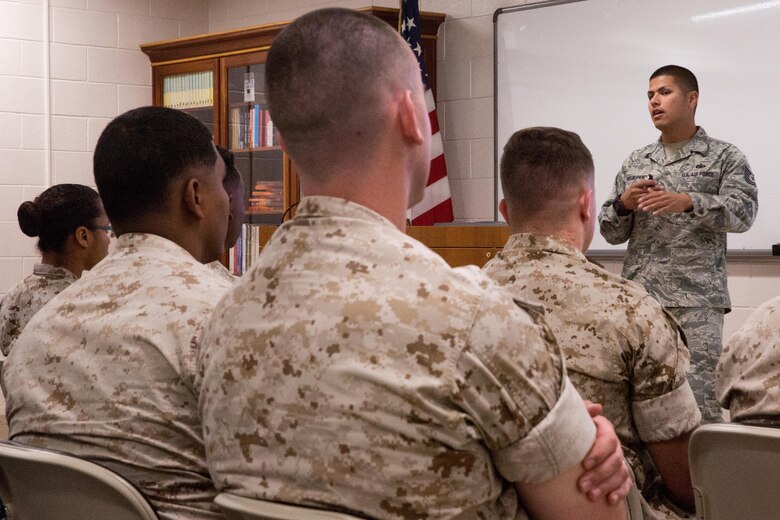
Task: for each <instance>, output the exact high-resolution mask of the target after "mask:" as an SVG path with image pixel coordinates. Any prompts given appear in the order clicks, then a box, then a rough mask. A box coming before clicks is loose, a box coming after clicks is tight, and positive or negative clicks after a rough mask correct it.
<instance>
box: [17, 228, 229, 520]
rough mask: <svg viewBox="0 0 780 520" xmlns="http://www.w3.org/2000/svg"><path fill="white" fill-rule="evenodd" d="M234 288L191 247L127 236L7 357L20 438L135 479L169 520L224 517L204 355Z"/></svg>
mask: <svg viewBox="0 0 780 520" xmlns="http://www.w3.org/2000/svg"><path fill="white" fill-rule="evenodd" d="M228 287H230V284H229V283H228V282H226V281H224V280H223V279H222V278H220V277H219V276H218V275H216V274H214V272H213V271H212V270H211V269H210V268H208V267H206V266H205V265H203V264H201V263H200V262H198V261H197V260H196V259H195V258H193V257H192V256H191V255H190V254H189V253H188V252H187V251H185V250H184V249H182V248H181V247H180V246H179V245H177V244H175V243H173V242H171V241H169V240H167V239H164V238H162V237H159V236H156V235H151V234H140V233H131V234H124V235H122V236H120V237H119V238H118V240H117V245H116V250H115V251H114V252H113V253H111V254H110V255H109V256H108V257H106V258H105V259H104V260H103V261H102V262H100V263H99V264H98V265H97V266H95V267H94V268H93V269H92V271H91V272H90V273H89V275H88V276H84V277H82V278H81V279H80V280H78V281H77V282H75V283H74V284H73V285H71V287H69V288H68V289H67V290H66V291H63V292H62V293H60V295H59V296H58V297H57V298H56V299H55V300H53V301H52V302H51V305H48V306H47V307H46V308H44V309H42V310H41V311H40V312H39V313H38V314H37V315H36V316H35V317H34V318H33V319H32V321H31V322H30V323H29V324H28V326H27V328H26V329H25V331H24V332H23V333H22V335H21V336H20V337H19V339H18V340H17V342H16V344H15V345H14V348H13V349H12V350H11V354H10V356H9V357H8V360H7V361H6V370H5V391H6V396H7V410H8V419H9V424H10V433H11V439H12V440H14V441H18V442H21V443H23V444H30V445H34V446H39V447H42V448H49V449H56V450H61V451H65V452H68V453H73V454H75V455H78V456H81V457H85V458H87V459H90V460H93V461H94V462H97V463H99V464H102V465H104V466H107V467H108V468H110V469H112V470H114V471H116V472H117V473H119V474H121V475H123V476H124V477H125V478H127V479H128V480H129V481H130V482H132V483H133V484H135V485H136V486H137V487H138V488H139V489H140V490H141V491H142V492H143V493H144V494H145V495H146V496H147V497H148V498H149V499H150V500H151V502H152V505H153V506H154V507H155V509H156V510H157V511H158V513H159V515H160V518H162V519H166V520H173V519H176V520H184V519H207V518H221V517H222V516H221V514H219V513H218V511H219V509H218V508H217V506H216V505H215V504H214V503H213V500H214V496H215V490H214V486H213V484H212V482H211V479H210V478H209V474H208V470H207V468H206V460H205V452H204V447H203V438H202V432H201V423H200V419H199V418H198V413H197V412H198V410H197V399H198V398H197V395H198V386H197V381H196V380H195V379H196V377H195V376H196V372H195V366H196V356H197V353H198V351H199V348H200V335H201V331H202V327H203V324H204V322H205V320H206V318H207V317H208V316H209V314H210V313H211V311H212V309H213V308H214V305H215V304H216V302H217V301H218V299H219V298H220V297H221V296H222V295H223V294H224V293H225V291H226V290H227V288H228Z"/></svg>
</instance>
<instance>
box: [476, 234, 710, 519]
mask: <svg viewBox="0 0 780 520" xmlns="http://www.w3.org/2000/svg"><path fill="white" fill-rule="evenodd" d="M483 270H484V271H485V273H486V274H487V275H488V276H490V278H492V279H493V280H494V281H496V282H497V283H498V284H499V285H501V286H503V287H505V288H506V289H508V290H509V292H510V293H511V294H512V295H513V296H515V297H518V298H522V299H531V300H537V301H539V302H540V303H541V304H542V305H544V307H545V309H546V311H547V312H546V313H545V320H546V321H547V323H548V324H549V325H550V328H551V329H552V331H553V334H554V335H555V337H556V338H557V340H558V344H559V345H560V347H561V351H562V352H563V354H564V357H565V359H566V369H567V372H568V374H569V377H570V378H571V381H572V383H574V387H575V388H576V389H577V390H578V391H579V392H580V394H581V395H582V397H583V398H585V399H590V400H591V401H593V402H596V403H601V404H602V405H603V406H604V412H603V414H604V416H605V417H606V418H607V419H609V420H610V421H611V422H612V424H613V425H614V426H615V431H616V432H617V435H618V437H619V438H620V441H621V443H622V444H623V453H624V454H625V457H626V460H627V461H628V462H629V464H630V465H631V469H632V470H633V472H634V475H635V477H636V484H637V487H639V489H640V490H643V492H644V494H645V495H646V496H647V497H648V498H649V499H651V500H652V499H654V498H655V492H656V491H657V485H655V484H656V482H655V480H656V478H657V476H658V475H657V472H656V470H655V467H654V466H653V464H652V462H651V461H650V458H649V454H648V453H647V450H646V447H645V444H646V443H648V442H662V441H668V440H671V439H675V438H677V437H679V436H680V435H682V434H685V433H687V432H689V431H691V430H692V429H693V428H694V427H696V426H697V425H698V424H699V421H700V420H701V414H700V413H699V409H698V407H697V405H696V399H695V398H694V396H693V392H692V391H691V387H690V386H689V384H688V381H687V378H686V376H687V370H688V349H687V348H686V346H685V342H684V341H683V338H682V337H681V336H680V333H679V329H678V326H677V323H676V322H675V321H674V320H673V319H672V318H670V317H669V316H668V315H667V314H666V313H665V312H664V310H663V308H662V307H661V305H660V304H659V303H658V302H657V301H655V300H654V299H653V297H652V296H650V295H649V294H647V292H646V291H645V290H644V289H643V288H642V286H641V285H639V284H637V283H634V282H631V281H629V280H626V279H624V278H621V277H619V276H616V275H614V274H612V273H610V272H608V271H606V270H604V269H602V268H601V267H599V266H597V265H595V264H593V263H591V262H589V261H588V260H587V258H585V255H583V254H582V253H581V252H580V251H579V250H578V249H577V248H575V247H574V246H573V245H572V244H570V243H569V242H567V241H565V240H563V239H560V238H557V237H553V236H550V235H541V234H525V233H521V234H516V235H512V236H511V237H509V240H508V242H507V244H506V246H505V247H504V249H503V251H501V252H500V253H498V254H497V255H496V257H495V258H493V259H492V260H491V261H490V262H488V263H487V264H486V265H485V267H484V268H483ZM643 506H644V508H645V509H646V511H645V518H654V517H659V515H657V514H656V513H655V512H652V511H649V510H648V505H647V503H643Z"/></svg>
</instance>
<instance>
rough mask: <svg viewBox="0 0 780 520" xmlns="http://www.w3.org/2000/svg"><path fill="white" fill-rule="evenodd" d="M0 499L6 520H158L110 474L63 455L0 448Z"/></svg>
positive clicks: (16, 446)
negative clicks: (3, 505) (4, 509)
mask: <svg viewBox="0 0 780 520" xmlns="http://www.w3.org/2000/svg"><path fill="white" fill-rule="evenodd" d="M0 498H2V500H3V503H4V504H5V507H6V512H7V515H8V520H103V519H106V520H108V519H110V520H158V518H157V514H156V513H155V512H154V510H153V509H152V506H150V505H149V502H148V501H147V500H146V498H145V497H144V496H143V495H142V494H141V493H140V492H139V491H138V490H137V489H136V488H135V487H134V486H133V485H132V484H130V483H129V482H128V481H127V480H125V479H124V478H122V477H120V476H119V475H117V474H116V473H114V472H113V471H111V470H109V469H106V468H104V467H103V466H99V465H97V464H93V463H92V462H88V461H86V460H84V459H80V458H78V457H74V456H72V455H66V454H64V453H60V452H55V451H49V450H42V449H38V448H31V447H28V446H22V445H20V444H15V443H13V442H0Z"/></svg>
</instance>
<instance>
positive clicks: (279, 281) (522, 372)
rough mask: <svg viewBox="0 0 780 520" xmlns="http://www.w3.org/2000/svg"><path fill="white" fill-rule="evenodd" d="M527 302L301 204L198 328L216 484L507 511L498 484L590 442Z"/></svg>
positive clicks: (561, 459)
mask: <svg viewBox="0 0 780 520" xmlns="http://www.w3.org/2000/svg"><path fill="white" fill-rule="evenodd" d="M521 309H525V311H526V312H524V311H523V310H521ZM541 312H542V311H541V308H539V307H536V306H530V305H526V304H524V303H515V301H513V299H512V297H511V296H510V295H509V294H508V293H506V292H504V291H502V290H499V289H498V288H496V287H495V286H494V285H493V284H492V283H491V282H490V280H489V279H488V278H487V277H486V276H485V275H484V274H482V273H481V272H480V271H479V270H478V269H477V268H475V267H471V268H466V269H456V270H453V269H451V268H450V267H449V266H448V265H447V264H446V263H445V262H444V260H442V258H441V257H439V256H438V255H436V254H435V253H433V252H431V251H430V250H429V249H427V248H426V247H425V246H423V245H422V244H420V243H419V242H417V241H415V240H414V239H412V238H410V237H409V236H407V235H405V234H403V233H402V232H401V231H399V230H398V229H397V228H396V227H395V226H393V225H392V224H391V223H390V222H389V221H388V220H387V219H385V218H384V217H382V216H381V215H379V214H378V213H375V212H374V211H372V210H370V209H368V208H366V207H363V206H360V205H357V204H354V203H352V202H348V201H346V200H343V199H338V198H331V197H308V198H305V199H303V200H302V201H301V204H300V205H299V207H298V210H297V213H296V215H295V218H294V219H292V220H291V221H288V222H286V223H285V224H283V225H282V226H281V227H280V228H279V229H278V230H277V231H276V233H275V234H274V235H273V237H272V238H271V240H270V241H269V243H268V244H267V245H266V247H265V248H264V249H263V254H262V255H261V256H260V260H259V261H258V263H257V264H255V265H253V266H252V268H251V270H250V271H249V272H248V273H247V274H245V275H244V276H243V277H242V278H241V279H240V280H239V281H238V282H236V285H234V286H233V289H231V291H230V292H228V294H227V296H226V297H225V298H224V299H223V300H222V301H221V302H220V303H219V304H218V305H217V309H216V310H215V312H214V316H213V317H212V319H211V321H210V322H209V325H208V327H207V332H206V335H205V337H204V343H203V345H204V348H203V351H202V352H203V354H202V355H203V359H202V363H201V366H202V367H203V370H204V379H203V388H202V392H201V397H200V409H201V414H202V417H203V429H204V439H205V441H206V452H207V454H208V462H209V470H210V471H211V475H212V476H213V477H214V482H215V484H216V486H217V489H219V490H220V491H227V492H230V493H236V494H239V495H243V496H249V497H259V498H264V499H270V500H277V501H282V502H289V503H296V504H309V505H319V506H321V507H326V508H331V509H341V510H346V511H351V512H353V513H354V514H358V515H361V516H364V517H368V518H377V519H390V518H392V519H396V518H397V519H408V518H418V519H423V518H451V517H456V516H458V515H462V516H459V517H460V518H502V519H503V518H513V517H514V516H515V513H516V512H517V508H518V505H517V499H516V493H515V490H514V486H512V485H511V484H509V481H523V482H532V481H533V482H540V481H545V480H549V479H551V478H553V477H555V476H557V475H558V474H560V473H561V472H563V471H564V470H565V469H567V468H571V467H573V466H575V465H577V464H579V462H580V461H581V460H582V459H583V458H584V456H585V455H586V453H587V452H588V450H589V449H590V446H591V444H592V443H593V440H594V438H595V429H594V426H593V422H592V420H591V419H590V418H589V417H588V415H587V413H586V411H585V409H584V407H583V405H582V400H581V398H580V397H579V395H578V394H577V393H576V391H575V390H574V388H573V386H572V385H571V383H570V382H569V379H568V378H567V377H566V372H565V368H564V365H563V361H562V358H561V355H560V350H559V349H558V346H557V345H556V343H555V340H554V338H553V337H552V336H551V334H550V332H549V329H548V328H547V327H546V325H545V324H544V322H543V321H542V318H541ZM519 517H524V515H522V513H520V514H519Z"/></svg>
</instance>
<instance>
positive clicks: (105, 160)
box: [93, 106, 217, 228]
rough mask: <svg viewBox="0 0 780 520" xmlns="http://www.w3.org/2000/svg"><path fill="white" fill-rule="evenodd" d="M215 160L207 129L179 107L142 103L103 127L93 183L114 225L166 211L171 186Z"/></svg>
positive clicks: (96, 153)
mask: <svg viewBox="0 0 780 520" xmlns="http://www.w3.org/2000/svg"><path fill="white" fill-rule="evenodd" d="M216 159H217V154H216V152H215V151H214V145H213V144H212V137H211V134H210V133H209V130H208V129H207V128H206V127H205V126H204V125H203V123H201V122H200V121H198V120H197V119H195V118H194V117H192V116H191V115H189V114H187V113H185V112H182V111H180V110H174V109H171V108H163V107H151V106H150V107H142V108H136V109H134V110H130V111H129V112H125V113H124V114H122V115H120V116H118V117H116V118H115V119H114V120H113V121H111V122H110V123H109V124H108V126H107V127H106V128H105V130H103V133H102V134H101V135H100V138H99V139H98V142H97V146H96V147H95V155H94V159H93V164H94V173H95V184H96V185H97V188H98V191H99V192H100V197H101V198H102V199H103V206H104V207H105V210H106V214H107V215H108V218H109V219H110V220H111V223H112V225H113V226H114V227H120V228H121V227H122V226H123V225H124V224H125V223H127V222H132V221H133V220H134V219H136V218H138V217H140V216H142V215H147V214H151V213H155V212H159V211H162V210H164V209H165V205H166V201H167V197H168V195H169V188H170V187H171V185H172V183H173V182H174V181H175V180H176V179H178V178H179V177H180V176H181V175H182V174H184V173H185V172H186V171H187V170H188V169H189V168H191V167H197V166H203V165H205V166H213V165H214V163H215V161H216Z"/></svg>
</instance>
